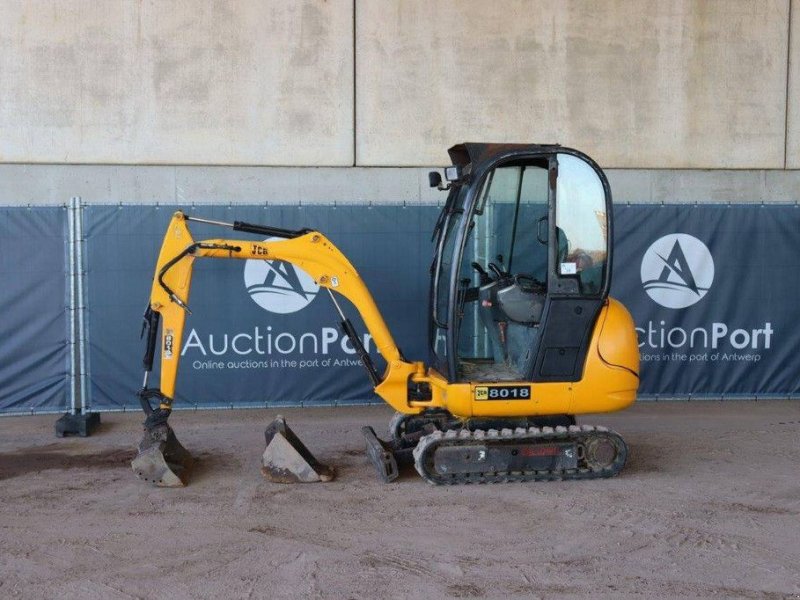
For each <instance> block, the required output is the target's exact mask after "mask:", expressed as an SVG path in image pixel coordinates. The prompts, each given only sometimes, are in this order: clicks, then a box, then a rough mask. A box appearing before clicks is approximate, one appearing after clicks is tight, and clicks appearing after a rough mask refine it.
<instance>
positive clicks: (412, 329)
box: [85, 206, 439, 410]
mask: <svg viewBox="0 0 800 600" xmlns="http://www.w3.org/2000/svg"><path fill="white" fill-rule="evenodd" d="M177 208H178V207H165V206H161V207H158V208H157V207H153V206H149V207H148V206H136V207H108V206H87V207H86V208H85V220H86V233H87V241H88V274H89V282H90V284H89V323H90V332H89V341H90V361H89V362H90V369H91V405H92V409H93V410H98V409H99V410H102V409H120V408H125V409H131V408H133V409H136V410H138V406H139V405H138V400H137V398H136V395H135V394H136V391H137V390H138V386H139V384H140V382H141V377H142V372H143V371H142V368H141V361H142V354H143V350H144V346H143V343H142V342H141V341H140V340H139V337H138V335H139V331H140V324H141V321H142V314H143V312H144V309H145V306H146V304H147V301H148V296H149V293H150V286H151V282H152V278H153V268H154V266H155V263H156V257H157V254H158V250H159V248H160V245H161V241H162V238H163V235H164V232H165V230H166V226H167V223H168V222H169V219H170V217H171V216H172V212H173V211H174V210H176V209H177ZM184 210H185V211H186V212H187V213H188V214H192V213H194V214H196V215H197V216H202V217H205V218H209V219H215V220H221V221H229V222H231V221H234V220H238V221H246V222H252V223H263V224H269V225H272V226H276V227H283V228H289V229H293V228H295V229H296V228H303V227H309V228H314V229H318V230H319V231H322V232H324V233H325V235H327V236H328V237H329V238H330V239H331V240H332V241H333V242H334V243H335V244H336V245H337V246H338V247H339V248H340V249H341V250H342V251H343V252H344V253H345V255H347V256H348V258H350V260H351V261H352V262H353V264H354V265H355V266H356V268H357V269H358V271H359V273H360V275H361V277H362V278H363V279H364V281H365V282H366V284H367V286H368V287H369V289H370V290H371V291H372V294H373V295H374V297H375V301H376V302H377V304H378V306H379V307H380V309H381V312H382V314H383V315H384V318H385V320H386V322H387V324H388V326H389V329H390V331H391V332H392V334H393V336H394V337H395V341H396V342H397V344H398V346H399V347H400V348H401V349H402V350H403V352H404V353H405V355H406V356H408V357H416V358H418V359H421V360H424V359H426V357H427V339H426V335H427V323H428V316H427V313H428V295H427V294H428V292H427V290H428V276H427V274H428V272H429V268H430V263H431V257H432V255H433V244H432V242H431V231H432V229H433V226H434V223H435V222H436V218H437V216H438V213H439V209H438V208H436V207H434V206H425V207H414V208H411V207H408V208H405V207H403V206H381V207H374V208H369V207H366V206H338V207H334V206H313V207H298V206H270V207H254V206H235V207H232V208H228V207H225V208H219V207H202V208H198V209H197V210H190V209H188V208H184ZM191 229H192V234H193V236H194V238H195V239H196V240H201V239H208V238H218V237H225V238H232V239H258V238H256V237H254V236H251V235H248V234H242V233H237V232H234V231H232V230H230V229H221V228H219V227H213V226H208V225H202V224H199V223H192V224H191ZM339 298H340V299H341V302H342V305H343V307H344V309H345V312H346V314H347V316H349V317H350V318H351V319H352V321H353V324H354V325H355V327H356V330H357V331H358V332H360V333H361V334H362V339H363V341H364V343H365V345H366V346H367V348H368V350H370V354H371V355H372V356H373V358H374V359H375V361H376V364H377V365H378V369H379V372H382V371H383V368H384V366H385V363H383V362H382V359H380V355H379V354H378V353H377V352H376V351H375V348H374V344H371V343H370V338H369V336H368V335H367V333H366V328H365V327H364V325H363V323H362V322H361V320H360V318H358V313H357V312H356V310H355V308H354V307H353V306H352V305H350V304H349V303H348V302H347V300H345V299H343V298H341V297H339ZM189 305H190V307H191V309H192V311H193V314H192V315H191V316H189V317H188V318H187V323H186V330H185V335H184V346H183V352H182V356H181V366H180V372H179V375H178V384H177V390H178V391H177V394H176V403H175V407H176V408H177V409H180V408H186V407H191V406H200V407H230V406H280V405H283V404H286V405H296V404H334V403H363V402H375V401H377V398H376V397H375V395H374V394H373V391H372V386H371V384H370V381H369V379H368V377H367V376H366V373H365V371H364V368H363V366H361V365H360V364H359V361H358V356H357V355H356V354H355V351H354V350H353V348H352V346H351V345H350V344H349V342H348V341H347V340H346V338H345V337H344V335H343V334H342V333H341V331H340V330H339V328H338V323H339V318H338V315H337V313H336V311H335V308H334V307H333V304H332V303H331V300H330V298H329V297H328V295H327V294H326V293H324V291H323V292H322V293H320V291H319V289H318V288H317V287H316V286H315V285H314V282H313V281H312V280H311V278H310V277H308V276H307V275H306V274H305V273H304V272H303V271H302V270H300V269H298V268H296V267H294V266H292V265H289V264H286V263H280V262H268V261H263V260H252V261H239V260H231V261H227V260H202V259H198V260H197V262H196V264H195V268H194V276H193V279H192V292H191V298H190V301H189ZM157 375H158V374H157V373H155V376H156V377H155V378H153V379H151V381H152V382H153V385H154V386H157Z"/></svg>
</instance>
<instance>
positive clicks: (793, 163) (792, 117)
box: [786, 0, 800, 169]
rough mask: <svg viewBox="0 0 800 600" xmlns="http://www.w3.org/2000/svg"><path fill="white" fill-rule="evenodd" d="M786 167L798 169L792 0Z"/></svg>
mask: <svg viewBox="0 0 800 600" xmlns="http://www.w3.org/2000/svg"><path fill="white" fill-rule="evenodd" d="M787 98H788V101H789V113H788V116H787V141H786V167H787V168H789V169H800V0H792V28H791V53H790V55H789V91H788V94H787Z"/></svg>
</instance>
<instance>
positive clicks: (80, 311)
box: [55, 196, 100, 437]
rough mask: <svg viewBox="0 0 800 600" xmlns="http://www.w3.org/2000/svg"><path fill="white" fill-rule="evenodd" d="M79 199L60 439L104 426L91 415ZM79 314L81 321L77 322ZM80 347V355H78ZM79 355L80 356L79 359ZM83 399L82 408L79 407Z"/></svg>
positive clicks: (72, 208) (72, 222)
mask: <svg viewBox="0 0 800 600" xmlns="http://www.w3.org/2000/svg"><path fill="white" fill-rule="evenodd" d="M82 210H83V208H82V206H81V199H80V197H79V196H73V197H72V198H70V201H69V227H68V231H69V240H68V243H69V252H68V255H69V268H68V271H69V279H70V284H69V287H70V319H69V323H70V377H71V383H72V386H71V389H70V396H71V404H72V407H71V410H70V412H68V413H66V414H64V415H63V416H62V417H61V418H60V419H58V421H56V425H55V430H56V436H58V437H64V436H65V435H69V434H77V435H80V436H81V437H86V436H88V435H91V433H92V431H93V430H94V428H95V427H97V425H99V424H100V413H96V412H95V413H93V412H87V406H89V405H90V404H89V403H87V395H88V394H89V389H88V384H87V382H88V378H87V369H86V364H87V361H86V319H85V317H84V313H85V311H86V301H85V296H84V281H83V278H84V276H85V273H86V271H85V269H84V265H83V245H82V244H83V242H84V238H83V218H82V214H81V213H82ZM76 313H77V319H76ZM76 345H77V351H76ZM76 354H77V356H76ZM78 396H80V408H79V407H78Z"/></svg>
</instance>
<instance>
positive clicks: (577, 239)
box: [531, 152, 612, 381]
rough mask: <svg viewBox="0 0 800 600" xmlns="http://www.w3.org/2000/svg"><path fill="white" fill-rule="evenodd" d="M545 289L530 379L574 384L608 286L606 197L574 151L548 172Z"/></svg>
mask: <svg viewBox="0 0 800 600" xmlns="http://www.w3.org/2000/svg"><path fill="white" fill-rule="evenodd" d="M551 187H552V188H553V189H552V191H553V194H551V199H552V202H551V206H550V214H549V219H550V221H551V225H550V228H549V234H550V236H551V239H552V240H554V242H555V243H551V244H550V245H549V252H550V261H549V269H548V276H549V280H548V281H549V285H548V302H547V306H546V310H545V312H546V315H545V318H544V319H543V325H542V328H541V341H540V344H539V348H538V349H537V356H536V360H535V363H534V365H533V367H534V368H533V372H532V373H531V380H532V381H578V380H580V379H581V378H582V376H583V366H584V364H585V361H586V353H587V352H588V348H589V343H590V341H591V334H592V331H593V327H594V324H595V322H596V321H597V317H598V314H599V312H600V309H601V308H602V306H603V304H604V302H605V300H606V298H607V297H608V288H609V285H610V277H609V274H610V264H611V245H610V240H611V235H612V230H611V220H610V211H611V194H610V190H609V187H608V182H607V180H606V179H605V176H604V175H603V173H602V171H600V169H599V168H598V167H597V166H596V165H595V164H594V163H592V162H590V160H589V159H588V158H587V157H585V156H584V155H581V154H580V153H577V152H564V153H559V154H557V156H556V158H555V165H554V167H553V171H551Z"/></svg>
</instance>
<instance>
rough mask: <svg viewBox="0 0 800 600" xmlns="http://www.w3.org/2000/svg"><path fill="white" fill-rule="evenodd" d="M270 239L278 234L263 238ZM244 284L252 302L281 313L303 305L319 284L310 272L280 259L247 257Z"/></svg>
mask: <svg viewBox="0 0 800 600" xmlns="http://www.w3.org/2000/svg"><path fill="white" fill-rule="evenodd" d="M274 239H275V240H276V239H278V238H269V239H267V240H264V241H266V242H271V241H273V240H274ZM244 284H245V286H246V287H247V293H248V294H250V297H251V298H252V299H253V301H254V302H255V303H256V304H258V305H259V306H260V307H261V308H263V309H264V310H266V311H269V312H273V313H278V314H282V315H285V314H289V313H293V312H297V311H299V310H302V309H304V308H305V307H306V306H308V305H309V304H311V302H312V301H313V300H314V298H316V297H317V293H318V292H319V286H318V285H317V284H316V283H315V282H314V279H313V278H312V277H311V275H309V274H308V273H306V272H305V271H303V270H302V269H298V268H297V267H295V266H294V265H292V264H291V263H287V262H284V261H282V260H255V259H250V260H247V261H246V262H245V265H244Z"/></svg>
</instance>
